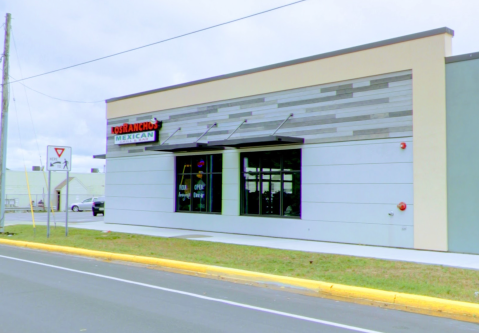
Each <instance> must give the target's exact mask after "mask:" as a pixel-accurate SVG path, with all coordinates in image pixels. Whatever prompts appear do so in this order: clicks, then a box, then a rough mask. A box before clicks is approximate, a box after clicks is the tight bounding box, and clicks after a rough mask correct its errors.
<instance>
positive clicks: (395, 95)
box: [107, 71, 413, 157]
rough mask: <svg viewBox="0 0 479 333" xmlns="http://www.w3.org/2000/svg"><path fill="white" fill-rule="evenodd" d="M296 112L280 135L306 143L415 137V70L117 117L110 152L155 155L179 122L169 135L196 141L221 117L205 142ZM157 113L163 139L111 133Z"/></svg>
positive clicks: (262, 127)
mask: <svg viewBox="0 0 479 333" xmlns="http://www.w3.org/2000/svg"><path fill="white" fill-rule="evenodd" d="M139 98H141V97H139ZM290 113H293V114H294V116H293V117H291V118H290V119H289V120H288V121H287V122H286V123H285V124H284V125H283V126H282V127H281V129H280V130H279V131H278V134H280V135H289V136H295V137H304V138H305V142H306V143H322V142H342V141H357V140H367V139H380V138H390V137H401V136H402V135H403V136H411V133H412V113H413V111H412V74H411V72H410V71H404V72H400V73H392V74H383V75H378V76H374V77H368V78H361V79H355V80H349V81H345V82H338V83H335V84H325V85H319V86H313V87H304V88H299V89H293V90H288V91H278V92H274V93H270V94H264V95H261V96H254V97H251V96H250V97H245V98H239V99H234V100H228V101H216V102H213V103H208V104H202V105H195V106H189V107H184V108H177V109H170V110H162V111H156V112H151V113H148V114H144V115H141V116H138V117H136V116H135V117H124V118H121V119H112V120H110V121H108V125H107V152H108V154H109V156H111V157H113V156H127V155H128V154H131V153H143V154H152V152H149V151H146V152H145V151H144V148H145V147H147V146H152V145H157V144H160V143H161V142H163V141H164V140H166V138H167V137H168V136H169V135H170V134H171V133H173V132H174V131H175V130H177V129H178V127H181V130H180V131H178V132H177V133H176V134H175V135H173V137H171V138H170V139H169V140H168V144H179V143H188V142H194V141H195V140H196V138H198V137H199V136H201V135H202V134H203V133H204V132H205V131H206V130H207V129H208V127H209V126H211V125H212V124H213V123H215V122H216V123H217V127H215V128H213V129H212V130H211V131H209V132H208V133H207V135H205V136H203V137H202V139H201V140H200V141H201V142H207V141H209V140H221V139H223V138H226V137H227V136H228V135H229V134H231V133H232V132H233V131H234V130H235V129H236V128H237V127H238V125H239V124H240V123H241V122H242V121H243V120H244V119H247V120H248V121H247V123H244V124H243V125H242V126H241V127H240V128H239V129H238V130H237V131H236V132H235V134H234V135H233V137H232V138H239V137H252V136H260V135H268V134H271V133H272V132H273V131H274V130H275V129H276V128H277V127H278V126H279V125H280V124H281V123H282V122H283V120H284V119H286V117H287V116H288V115H289V114H290ZM152 117H155V118H157V119H158V120H161V121H163V127H162V129H161V131H160V140H159V142H158V143H145V144H129V145H123V146H118V145H115V144H114V141H113V135H111V134H110V133H111V127H112V126H118V125H119V124H123V123H127V122H130V123H134V122H139V121H145V120H149V119H151V118H152Z"/></svg>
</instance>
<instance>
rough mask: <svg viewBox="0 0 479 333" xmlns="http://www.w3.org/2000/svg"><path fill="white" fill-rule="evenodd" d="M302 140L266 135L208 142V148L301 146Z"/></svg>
mask: <svg viewBox="0 0 479 333" xmlns="http://www.w3.org/2000/svg"><path fill="white" fill-rule="evenodd" d="M302 143H304V139H303V138H295V137H291V136H280V135H268V136H257V137H252V138H251V137H249V138H242V139H234V140H221V141H209V142H208V147H211V148H213V147H234V148H242V147H254V146H273V145H286V144H302Z"/></svg>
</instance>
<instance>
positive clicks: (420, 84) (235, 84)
mask: <svg viewBox="0 0 479 333" xmlns="http://www.w3.org/2000/svg"><path fill="white" fill-rule="evenodd" d="M451 38H452V36H451V35H449V34H444V33H443V34H439V35H435V36H431V37H425V38H420V39H415V40H411V41H406V42H401V43H397V44H392V45H387V46H382V47H377V48H371V49H367V50H363V51H358V52H354V53H349V54H343V55H338V56H334V57H330V58H325V59H320V60H314V61H310V62H306V63H300V64H296V65H291V66H286V67H281V68H276V69H271V70H266V71H262V72H256V73H251V74H247V75H242V76H237V77H232V78H228V79H222V80H217V81H211V82H206V83H202V84H197V85H192V86H186V87H182V88H178V89H172V90H166V91H162V92H157V93H152V94H147V95H142V96H138V97H134V98H127V99H123V100H118V101H114V102H110V103H108V104H107V118H108V119H112V118H118V117H123V116H130V115H135V114H141V113H146V112H151V111H158V110H164V109H171V108H176V107H184V106H188V105H195V104H202V103H207V102H212V101H221V100H227V99H232V98H238V97H245V96H253V95H258V94H263V93H269V92H275V91H281V90H288V89H294V88H300V87H306V86H313V85H319V84H326V83H333V82H338V81H343V80H349V79H355V78H361V77H366V76H372V75H379V74H384V73H392V72H397V71H403V70H412V73H413V111H414V115H413V124H414V132H413V133H414V243H415V247H416V248H418V249H430V250H439V251H447V201H446V200H447V197H446V193H447V189H446V97H445V93H446V84H445V63H444V61H445V60H444V58H445V57H446V56H450V55H451Z"/></svg>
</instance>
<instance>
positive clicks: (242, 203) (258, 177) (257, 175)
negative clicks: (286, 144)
mask: <svg viewBox="0 0 479 333" xmlns="http://www.w3.org/2000/svg"><path fill="white" fill-rule="evenodd" d="M292 150H297V151H299V163H300V165H299V170H289V169H288V170H285V169H284V156H285V153H287V152H288V151H292ZM273 151H274V152H278V153H280V170H279V171H263V169H262V159H261V158H260V159H259V162H258V163H259V164H258V170H259V171H258V172H246V171H244V170H245V167H244V157H246V156H247V155H249V154H258V155H259V154H262V153H264V151H251V152H241V153H240V158H239V160H240V161H239V164H240V165H239V168H240V174H239V177H240V215H241V216H255V217H266V218H287V219H297V220H300V219H301V213H302V209H301V206H302V205H301V204H302V193H301V192H302V191H301V185H302V170H301V169H302V156H303V151H302V149H297V148H296V149H285V150H273ZM295 173H297V174H298V175H299V184H300V190H299V216H287V215H284V210H283V208H284V207H283V205H284V184H285V183H287V182H288V181H286V182H285V180H284V176H285V175H286V174H291V175H293V174H295ZM245 174H249V175H254V176H255V178H256V181H258V182H259V190H258V192H259V196H258V201H259V202H258V210H259V213H258V214H249V213H245V187H246V181H247V179H246V177H245ZM277 174H279V175H280V214H279V215H274V214H264V213H263V179H264V178H263V175H270V176H271V175H277ZM293 177H294V176H293ZM291 182H292V181H291ZM270 183H272V181H271V177H270Z"/></svg>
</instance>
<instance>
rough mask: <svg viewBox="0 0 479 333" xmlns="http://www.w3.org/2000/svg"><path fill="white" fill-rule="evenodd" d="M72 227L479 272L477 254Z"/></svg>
mask: <svg viewBox="0 0 479 333" xmlns="http://www.w3.org/2000/svg"><path fill="white" fill-rule="evenodd" d="M70 227H71V228H80V229H90V230H110V231H112V232H123V233H132V234H140V235H149V236H156V237H167V238H184V239H194V240H198V241H205V242H218V243H227V244H237V245H250V246H261V247H268V248H274V249H284V250H295V251H305V252H316V253H329V254H342V255H350V256H357V257H367V258H377V259H386V260H397V261H408V262H415V263H421V264H431V265H443V266H451V267H458V268H467V269H478V270H479V255H474V254H460V253H447V252H434V251H420V250H409V249H396V248H387V247H378V246H366V245H352V244H340V243H328V242H318V241H306V240H297V239H284V238H272V237H261V236H249V235H237V234H226V233H217V232H208V231H194V230H184V229H167V228H157V227H144V226H132V225H121V224H106V223H104V222H90V223H75V224H73V223H72V224H71V225H70Z"/></svg>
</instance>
